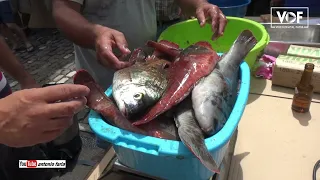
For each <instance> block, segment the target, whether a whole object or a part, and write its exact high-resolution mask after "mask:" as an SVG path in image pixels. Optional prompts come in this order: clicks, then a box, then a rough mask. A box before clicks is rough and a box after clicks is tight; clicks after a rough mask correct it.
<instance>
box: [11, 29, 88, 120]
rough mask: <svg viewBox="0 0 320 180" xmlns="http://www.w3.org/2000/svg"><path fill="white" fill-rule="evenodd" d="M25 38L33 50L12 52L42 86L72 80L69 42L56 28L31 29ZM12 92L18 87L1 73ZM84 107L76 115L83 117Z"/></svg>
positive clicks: (81, 118) (72, 67) (70, 81)
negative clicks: (28, 40)
mask: <svg viewBox="0 0 320 180" xmlns="http://www.w3.org/2000/svg"><path fill="white" fill-rule="evenodd" d="M29 39H30V41H31V43H32V44H33V45H34V47H35V50H34V51H33V52H26V51H25V50H23V51H17V52H15V55H16V56H17V57H18V59H19V60H20V62H21V63H22V64H23V65H24V67H25V69H26V70H27V71H28V72H29V73H30V74H31V75H32V76H33V77H34V78H35V80H36V81H37V82H38V83H39V84H40V85H43V84H45V83H50V82H56V83H73V79H72V77H73V75H74V74H75V65H74V49H73V44H72V43H71V42H70V41H69V40H67V39H66V38H65V37H64V36H63V35H62V34H61V33H60V32H59V31H57V30H56V29H40V30H32V32H31V34H30V36H29ZM5 76H6V78H7V79H8V81H9V83H10V86H11V88H12V90H13V91H16V90H19V89H20V85H19V84H18V82H17V81H15V80H14V79H12V78H11V77H10V76H9V75H7V74H5ZM87 114H88V109H86V110H84V111H83V112H80V113H79V114H78V117H79V121H81V120H84V119H85V117H86V115H87Z"/></svg>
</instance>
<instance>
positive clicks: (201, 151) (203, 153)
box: [178, 127, 220, 173]
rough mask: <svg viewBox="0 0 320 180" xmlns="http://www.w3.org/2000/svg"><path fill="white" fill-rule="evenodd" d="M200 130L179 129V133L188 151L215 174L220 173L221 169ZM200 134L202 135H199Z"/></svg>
mask: <svg viewBox="0 0 320 180" xmlns="http://www.w3.org/2000/svg"><path fill="white" fill-rule="evenodd" d="M193 128H196V127H193ZM197 129H198V130H196V132H195V131H193V130H192V129H183V128H179V129H178V133H179V137H180V139H181V141H182V142H183V144H185V145H186V146H187V147H188V149H189V150H190V151H191V152H192V153H193V154H194V155H195V156H196V157H197V158H198V159H199V160H200V162H201V163H202V164H203V165H204V166H205V167H206V168H208V169H209V170H210V171H212V172H214V173H220V170H219V167H218V165H217V163H216V162H215V160H214V159H213V157H212V156H211V154H210V153H209V151H208V149H207V147H206V145H205V142H204V137H203V135H202V133H201V130H200V128H199V127H197ZM197 132H200V133H197Z"/></svg>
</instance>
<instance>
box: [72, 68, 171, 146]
mask: <svg viewBox="0 0 320 180" xmlns="http://www.w3.org/2000/svg"><path fill="white" fill-rule="evenodd" d="M73 81H74V84H81V85H85V86H87V87H88V88H89V89H90V93H89V95H88V96H87V97H86V98H87V106H89V107H90V108H91V109H93V110H94V111H96V112H98V113H100V114H101V115H102V116H103V117H104V118H105V119H108V121H109V123H110V124H111V125H115V126H117V127H119V128H121V129H125V130H128V131H131V132H135V133H139V134H143V135H149V136H154V137H158V138H163V139H171V140H176V139H177V136H175V135H173V134H172V133H170V132H167V131H164V130H165V128H163V127H160V128H159V129H158V127H157V126H160V124H159V123H158V124H148V125H146V126H141V127H135V126H133V125H132V124H131V122H130V121H129V120H128V119H127V118H126V117H125V116H124V115H123V114H122V113H121V112H120V111H119V109H118V108H117V107H116V105H115V104H114V103H113V102H112V100H111V99H110V98H109V97H107V96H106V95H105V93H104V91H103V89H102V88H101V86H100V85H98V84H97V83H96V82H95V80H94V79H93V77H92V76H91V75H90V74H89V73H88V72H87V71H86V70H79V71H77V73H76V75H75V76H74V80H73Z"/></svg>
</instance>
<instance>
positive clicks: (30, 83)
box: [19, 77, 41, 89]
mask: <svg viewBox="0 0 320 180" xmlns="http://www.w3.org/2000/svg"><path fill="white" fill-rule="evenodd" d="M19 83H20V87H21V89H32V88H40V87H41V86H40V85H39V84H38V83H37V82H36V81H35V80H34V79H33V78H32V77H26V78H24V79H23V80H21V81H20V82H19Z"/></svg>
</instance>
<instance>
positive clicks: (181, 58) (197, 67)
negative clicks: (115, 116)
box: [133, 41, 220, 125]
mask: <svg viewBox="0 0 320 180" xmlns="http://www.w3.org/2000/svg"><path fill="white" fill-rule="evenodd" d="M148 44H149V45H151V46H153V47H154V48H155V49H157V50H159V51H161V52H167V54H169V55H171V56H176V60H175V61H174V62H173V64H172V66H171V67H170V69H169V72H168V73H169V74H168V77H169V82H168V86H167V90H166V92H165V93H164V95H163V96H162V98H161V99H160V100H159V101H158V102H157V104H156V105H155V106H153V107H152V108H151V110H150V111H149V112H148V113H147V114H146V115H145V116H143V117H142V119H140V120H138V121H136V122H134V123H133V125H141V124H145V123H147V122H149V121H151V120H153V119H154V118H156V117H157V116H158V115H160V114H162V113H163V112H165V111H167V110H169V109H170V108H172V107H173V106H175V105H177V104H178V103H180V102H181V101H182V100H183V99H185V98H186V97H187V96H188V95H189V94H190V92H191V90H192V88H193V87H194V85H195V84H196V82H197V81H198V80H200V79H201V78H202V77H205V76H207V75H209V74H210V73H211V72H212V70H213V69H214V67H215V65H216V64H217V62H218V61H219V59H220V57H219V56H218V54H217V53H216V52H215V51H214V50H213V49H212V47H211V45H210V44H209V43H208V42H202V41H201V42H198V43H196V44H194V45H191V46H189V47H187V48H186V49H184V50H183V51H180V52H179V50H178V49H176V48H172V47H167V46H164V45H162V44H160V43H156V42H152V43H151V42H149V43H148ZM160 47H161V48H160ZM166 47H167V48H166Z"/></svg>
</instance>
